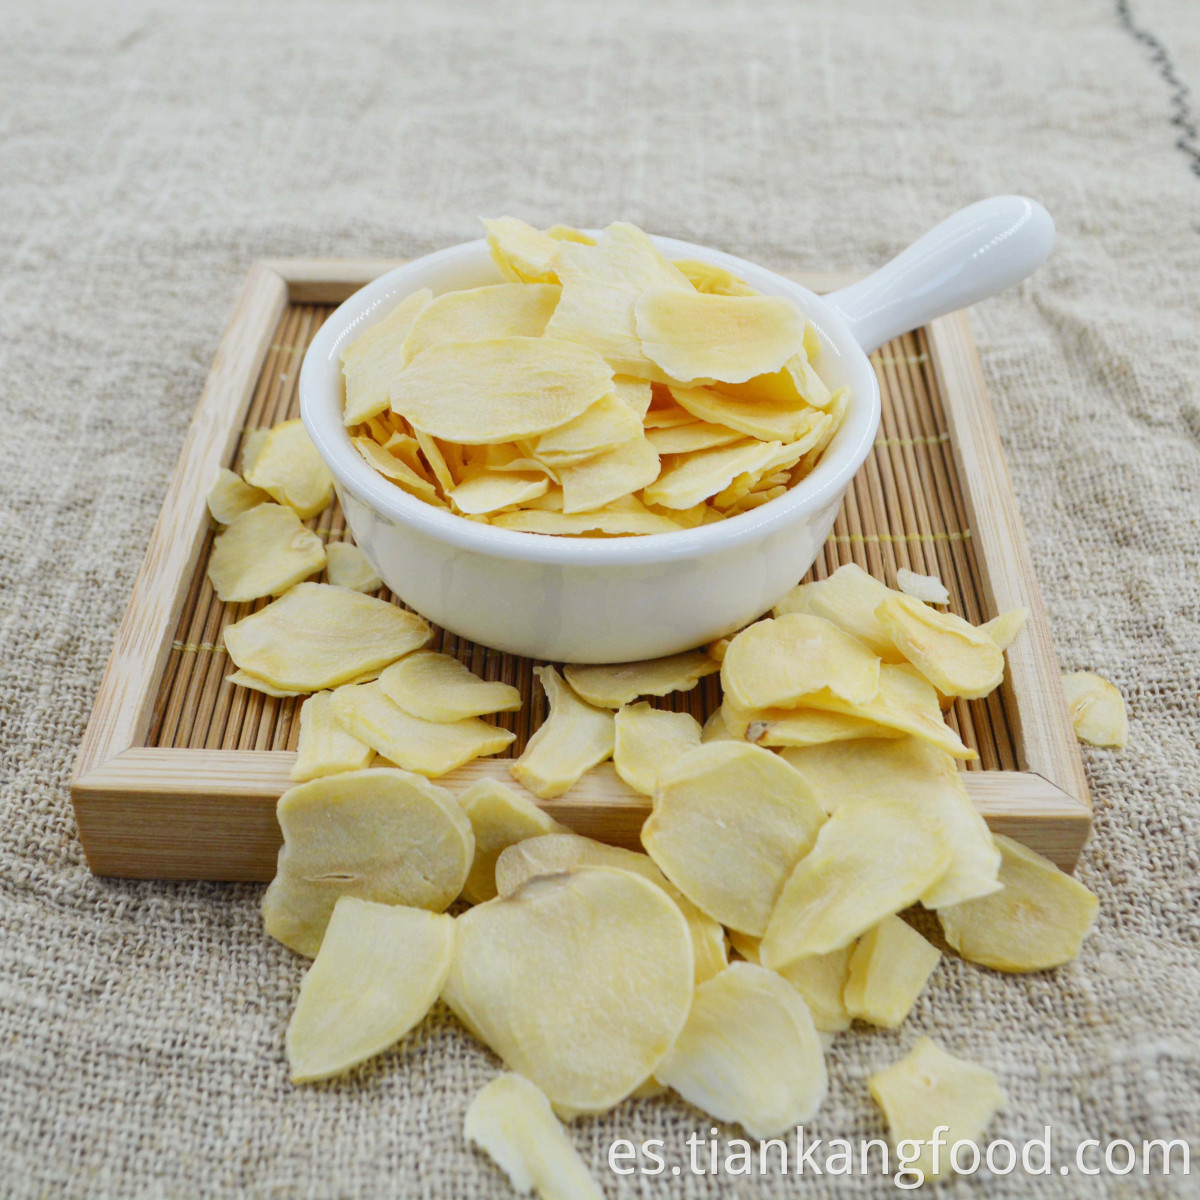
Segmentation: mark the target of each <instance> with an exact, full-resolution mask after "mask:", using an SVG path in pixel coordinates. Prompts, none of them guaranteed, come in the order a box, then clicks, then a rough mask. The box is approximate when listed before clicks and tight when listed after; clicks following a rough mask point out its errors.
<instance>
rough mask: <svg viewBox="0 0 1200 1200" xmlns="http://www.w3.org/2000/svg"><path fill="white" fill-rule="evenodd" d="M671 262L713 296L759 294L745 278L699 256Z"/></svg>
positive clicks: (702, 290) (675, 259)
mask: <svg viewBox="0 0 1200 1200" xmlns="http://www.w3.org/2000/svg"><path fill="white" fill-rule="evenodd" d="M671 262H672V264H673V265H674V266H676V267H678V268H679V270H680V272H681V273H682V274H683V275H684V277H685V278H686V279H687V281H688V282H689V283H690V284H691V285H692V287H694V288H695V289H696V291H698V292H707V293H708V294H709V295H711V296H757V295H758V293H757V292H756V291H755V290H754V289H753V288H752V287H751V286H750V285H749V284H748V283H747V282H746V281H745V280H743V279H739V278H738V277H737V276H736V275H735V274H734V273H733V272H732V271H727V270H726V269H725V268H724V267H718V266H717V265H716V264H715V263H710V262H702V261H701V260H700V259H697V258H673V259H672V260H671Z"/></svg>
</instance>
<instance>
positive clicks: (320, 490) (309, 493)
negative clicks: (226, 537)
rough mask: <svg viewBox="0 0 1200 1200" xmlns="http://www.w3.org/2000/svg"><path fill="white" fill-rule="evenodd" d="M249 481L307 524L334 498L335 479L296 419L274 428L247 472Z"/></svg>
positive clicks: (269, 432) (299, 421) (300, 422)
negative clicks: (294, 512)
mask: <svg viewBox="0 0 1200 1200" xmlns="http://www.w3.org/2000/svg"><path fill="white" fill-rule="evenodd" d="M245 479H246V482H247V483H248V484H250V486H251V487H256V488H261V489H262V490H263V491H264V492H266V493H267V494H268V495H269V496H270V497H271V498H272V499H273V500H277V501H278V502H279V503H280V504H286V505H288V507H289V508H294V509H295V510H296V515H297V516H298V517H299V518H300V519H301V520H302V521H307V520H308V518H309V517H315V516H316V515H317V513H319V512H320V511H321V509H323V508H324V507H325V506H326V505H327V504H328V503H329V502H330V501H331V500H332V499H333V476H332V475H331V474H330V472H329V468H328V467H327V466H326V465H325V462H324V460H323V459H322V458H321V456H320V454H319V453H318V452H317V448H316V446H314V445H313V444H312V441H311V440H310V439H309V436H308V434H307V432H306V431H305V429H304V422H303V421H301V420H299V419H296V420H292V421H284V422H282V423H281V424H279V425H275V426H273V427H272V428H271V429H270V430H269V431H268V433H267V436H266V438H265V440H264V441H263V444H262V449H261V450H260V451H259V453H258V457H257V458H255V460H254V462H253V464H252V465H251V466H250V467H249V468H248V469H247V471H246V475H245Z"/></svg>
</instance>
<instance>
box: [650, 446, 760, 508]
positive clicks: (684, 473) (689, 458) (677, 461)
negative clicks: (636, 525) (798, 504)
mask: <svg viewBox="0 0 1200 1200" xmlns="http://www.w3.org/2000/svg"><path fill="white" fill-rule="evenodd" d="M781 445H782V443H780V442H758V441H753V440H743V441H740V442H730V443H729V444H728V445H726V446H715V447H713V448H712V449H711V450H697V451H695V452H693V453H692V454H680V455H677V456H676V457H674V458H672V459H671V460H670V461H669V462H667V463H665V464H664V465H663V467H662V471H661V473H660V474H659V476H658V478H657V479H656V480H655V481H654V482H653V483H652V484H650V485H649V486H648V487H647V488H646V489H645V491H644V493H643V496H644V497H645V500H646V503H647V504H658V505H661V506H662V507H663V508H691V507H693V506H694V505H696V504H699V503H700V502H701V501H702V500H707V499H708V498H709V497H710V496H715V495H716V494H717V493H718V492H719V491H721V490H723V489H724V488H727V487H728V486H729V485H730V484H731V483H732V482H733V480H734V479H735V478H736V477H737V476H739V475H741V474H743V473H746V472H750V471H753V470H755V469H756V468H758V467H762V466H765V465H766V464H767V463H768V462H769V461H770V460H771V457H772V455H773V454H774V453H775V452H776V451H777V450H779V449H780V447H781Z"/></svg>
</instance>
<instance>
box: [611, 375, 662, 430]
mask: <svg viewBox="0 0 1200 1200" xmlns="http://www.w3.org/2000/svg"><path fill="white" fill-rule="evenodd" d="M612 394H613V395H614V396H616V398H617V399H618V400H620V401H621V403H622V404H624V405H625V406H626V408H628V409H629V411H630V412H632V413H633V415H634V416H635V417H637V419H638V420H639V421H641V420H642V419H643V418H644V417H645V416H646V414H647V413H648V412H649V411H650V403H651V401H652V400H653V399H654V391H653V388H652V385H651V383H650V380H648V379H638V378H637V377H636V376H633V375H614V376H613V390H612Z"/></svg>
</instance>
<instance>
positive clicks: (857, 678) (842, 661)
mask: <svg viewBox="0 0 1200 1200" xmlns="http://www.w3.org/2000/svg"><path fill="white" fill-rule="evenodd" d="M879 678H880V664H879V658H878V657H877V656H876V655H875V654H874V653H873V652H872V651H871V650H869V649H868V648H867V647H866V646H864V645H863V644H862V643H861V642H859V641H857V640H856V639H855V638H853V637H851V636H850V635H849V634H847V633H843V632H842V630H840V629H839V628H838V627H837V626H836V625H834V624H832V623H831V622H829V621H825V620H823V619H822V618H821V617H811V616H808V615H807V614H805V613H788V614H787V615H786V616H782V617H775V618H768V619H766V620H763V621H756V622H755V623H754V624H753V625H751V626H749V628H747V629H743V630H742V632H741V633H739V634H738V635H737V636H736V637H735V638H733V639H732V640H731V641H730V643H729V649H728V650H726V652H725V659H724V661H723V662H722V663H721V686H722V687H723V688H724V691H725V695H726V697H727V698H728V700H729V701H730V702H732V703H733V704H734V705H736V706H737V707H738V708H743V709H758V708H777V707H784V708H790V707H794V706H796V705H797V704H801V703H804V702H805V698H806V697H808V696H810V695H811V694H812V693H814V692H823V691H824V692H829V693H830V694H831V695H834V696H837V697H839V698H840V699H842V700H844V701H846V703H847V704H853V705H863V704H866V703H867V702H868V701H870V700H872V699H873V698H874V697H875V696H876V695H877V694H878V692H879Z"/></svg>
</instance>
